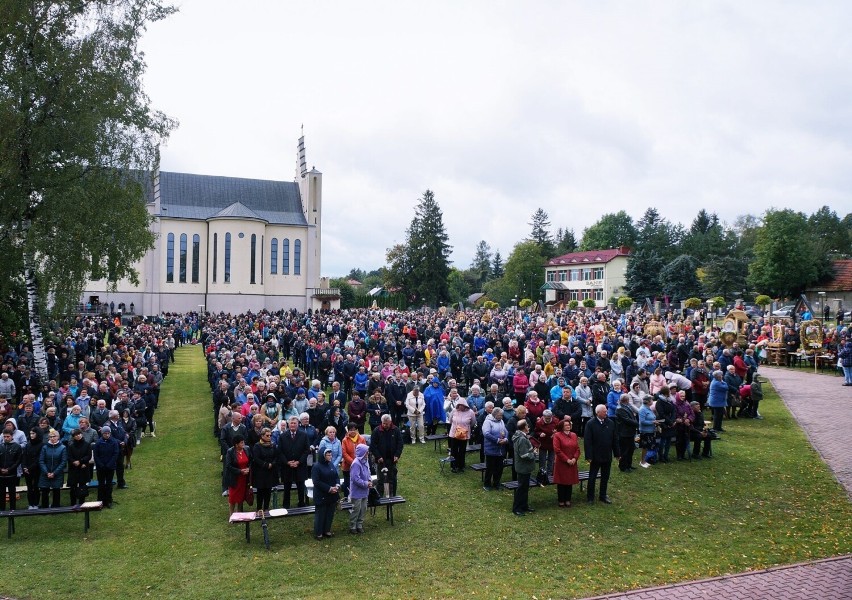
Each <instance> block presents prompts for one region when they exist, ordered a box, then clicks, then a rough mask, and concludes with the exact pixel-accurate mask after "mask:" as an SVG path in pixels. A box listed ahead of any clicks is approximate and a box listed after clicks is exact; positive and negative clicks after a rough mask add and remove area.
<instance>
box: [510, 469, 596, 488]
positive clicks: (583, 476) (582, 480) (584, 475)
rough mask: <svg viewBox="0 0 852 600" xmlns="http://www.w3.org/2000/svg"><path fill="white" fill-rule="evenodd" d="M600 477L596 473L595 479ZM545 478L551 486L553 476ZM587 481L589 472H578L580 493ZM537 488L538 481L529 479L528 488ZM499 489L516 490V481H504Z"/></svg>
mask: <svg viewBox="0 0 852 600" xmlns="http://www.w3.org/2000/svg"><path fill="white" fill-rule="evenodd" d="M600 477H601V474H600V471H598V476H597V478H598V479H600ZM547 478H548V479H549V480H550V483H551V484H552V483H553V475H548V477H547ZM588 480H589V472H588V471H580V491H583V487H584V486H585V484H586V482H587V481H588ZM539 486H541V484H540V483H539V482H538V481H536V479H535V478H533V477H530V487H531V488H532V487H539ZM501 487H503V488H504V489H507V490H514V489H517V488H518V482H517V481H505V482H503V484H502V485H501Z"/></svg>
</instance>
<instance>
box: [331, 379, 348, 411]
mask: <svg viewBox="0 0 852 600" xmlns="http://www.w3.org/2000/svg"><path fill="white" fill-rule="evenodd" d="M335 400H339V401H340V410H341V412H342V411H343V410H345V409H346V393H345V392H343V391H341V390H340V384H339V383H338V382H336V381H335V382H334V383H332V384H331V395H330V396H329V398H328V405H329V406H334V401H335Z"/></svg>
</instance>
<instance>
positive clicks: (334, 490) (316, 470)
mask: <svg viewBox="0 0 852 600" xmlns="http://www.w3.org/2000/svg"><path fill="white" fill-rule="evenodd" d="M311 481H312V482H313V484H314V506H315V507H316V508H315V510H314V537H315V538H316V539H318V540H322V539H323V537H327V538H330V537H334V533H333V532H332V531H331V528H332V524H333V522H334V513H335V512H337V499H338V491H339V490H340V482H339V480H338V478H337V469H336V468H335V467H334V466H333V465H332V464H331V448H325V449H324V450H322V451H321V452H320V455H319V458H318V460H317V462H315V463H314V466H313V467H311Z"/></svg>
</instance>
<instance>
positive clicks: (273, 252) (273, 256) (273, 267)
mask: <svg viewBox="0 0 852 600" xmlns="http://www.w3.org/2000/svg"><path fill="white" fill-rule="evenodd" d="M269 272H270V274H272V275H278V238H272V243H271V244H270V246H269Z"/></svg>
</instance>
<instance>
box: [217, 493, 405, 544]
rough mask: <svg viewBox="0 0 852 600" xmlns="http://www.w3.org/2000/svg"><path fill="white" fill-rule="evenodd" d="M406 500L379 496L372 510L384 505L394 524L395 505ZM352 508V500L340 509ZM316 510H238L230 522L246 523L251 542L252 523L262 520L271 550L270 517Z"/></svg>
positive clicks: (299, 508) (294, 514)
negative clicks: (263, 512) (264, 512)
mask: <svg viewBox="0 0 852 600" xmlns="http://www.w3.org/2000/svg"><path fill="white" fill-rule="evenodd" d="M404 502H405V498H403V497H402V496H391V497H389V498H385V497H382V498H379V503H378V505H377V506H372V507H370V510H371V512H372V513H373V514H375V511H376V509H377V508H378V507H380V506H384V507H385V508H386V510H387V520H388V521H390V524H391V525H393V507H394V506H395V505H397V504H403V503H404ZM351 508H352V503H351V502H341V503H340V510H346V511H348V510H350V509H351ZM314 512H316V507H315V506H313V505H311V506H299V507H296V508H274V509H272V510H270V511H269V512H267V513H266V514H264V515H263V516H258V515H257V513H256V512H236V513H234V514H232V515H231V517H230V519H229V520H228V522H229V523H231V524H234V523H245V526H246V543H250V542H251V524H252V523H254V522H255V521H258V522H260V525H261V528H262V529H263V543H264V544H265V545H266V549H267V550H269V529H268V525H267V522H268V521H269V520H270V519H281V518H284V517H302V516H305V515H312V514H314Z"/></svg>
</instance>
